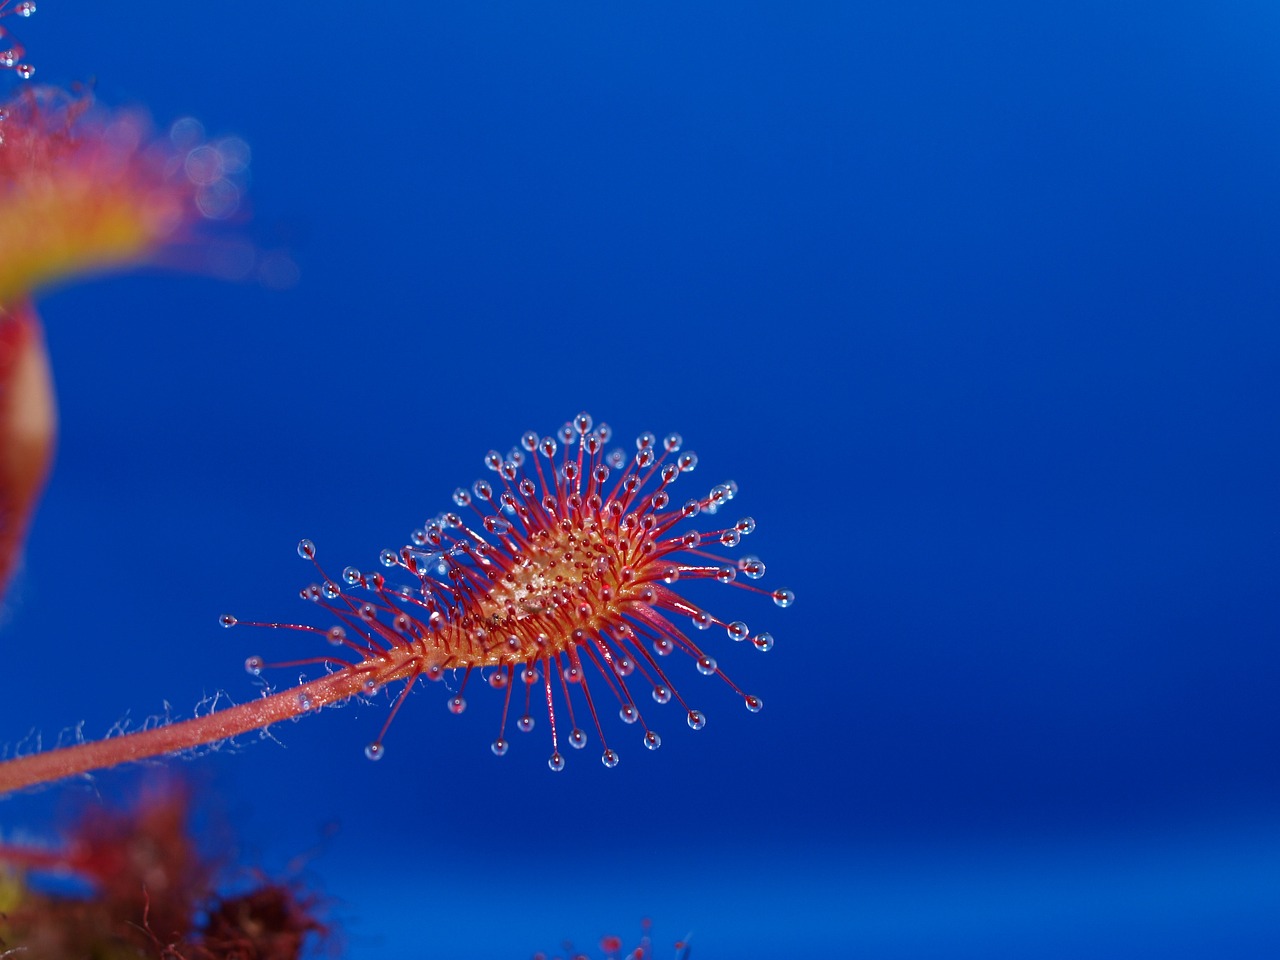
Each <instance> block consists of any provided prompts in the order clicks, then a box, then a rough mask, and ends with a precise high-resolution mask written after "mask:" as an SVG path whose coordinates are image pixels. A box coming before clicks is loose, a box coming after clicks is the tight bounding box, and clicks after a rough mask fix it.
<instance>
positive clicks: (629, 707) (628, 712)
mask: <svg viewBox="0 0 1280 960" xmlns="http://www.w3.org/2000/svg"><path fill="white" fill-rule="evenodd" d="M618 716H620V717H621V718H622V722H623V723H635V722H636V721H637V720H639V719H640V711H639V710H637V709H636V708H635V704H631V703H624V704H623V705H622V708H621V709H620V710H618Z"/></svg>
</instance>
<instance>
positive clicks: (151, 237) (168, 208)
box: [0, 87, 249, 306]
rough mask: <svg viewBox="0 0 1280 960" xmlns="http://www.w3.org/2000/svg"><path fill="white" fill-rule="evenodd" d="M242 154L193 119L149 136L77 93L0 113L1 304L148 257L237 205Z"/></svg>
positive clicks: (51, 94) (234, 143)
mask: <svg viewBox="0 0 1280 960" xmlns="http://www.w3.org/2000/svg"><path fill="white" fill-rule="evenodd" d="M248 162H249V148H248V146H247V145H246V144H245V143H244V141H242V140H240V139H238V138H236V137H226V138H223V139H221V140H217V141H212V142H210V141H206V140H205V138H204V134H203V129H202V128H201V127H200V125H199V123H198V122H196V121H195V120H191V119H184V120H179V121H178V122H177V123H175V124H174V126H173V128H172V129H171V130H170V132H169V135H168V136H167V137H163V138H161V137H156V136H154V135H153V134H152V133H151V129H150V125H149V123H148V122H147V121H146V119H145V117H143V116H141V115H139V114H137V113H129V112H122V111H108V110H103V109H100V108H96V107H94V105H93V102H92V100H91V98H90V97H89V96H88V95H85V94H71V93H68V92H66V91H64V90H59V89H56V88H52V87H36V88H30V89H27V90H24V91H23V92H22V93H21V94H20V95H19V96H17V97H15V98H14V99H13V100H11V101H10V102H9V103H8V104H6V105H4V106H3V107H0V306H5V305H10V304H12V303H14V302H15V301H18V300H20V299H23V298H25V297H27V296H29V295H30V293H31V291H33V290H35V289H37V288H39V287H41V286H43V285H45V284H47V283H50V282H53V281H56V280H60V279H63V278H66V277H69V276H75V275H82V274H86V273H94V272H99V271H102V270H107V269H112V268H119V267H123V266H129V265H133V264H138V263H144V262H148V261H154V260H156V259H157V258H158V256H159V254H160V252H161V251H162V250H164V249H166V248H168V247H172V246H174V245H176V244H179V243H181V242H183V241H184V240H188V239H190V238H191V235H192V228H193V226H194V225H195V224H197V223H199V222H201V221H203V220H208V219H213V220H222V219H226V218H227V217H230V216H231V215H232V214H233V213H235V211H236V210H237V209H238V208H239V206H240V202H241V182H242V180H243V175H244V173H245V170H246V169H247V166H248Z"/></svg>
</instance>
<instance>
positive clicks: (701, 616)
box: [693, 610, 711, 630]
mask: <svg viewBox="0 0 1280 960" xmlns="http://www.w3.org/2000/svg"><path fill="white" fill-rule="evenodd" d="M693 625H694V626H695V627H697V628H698V629H699V630H706V629H707V628H708V627H710V626H711V615H710V614H708V613H707V612H706V611H703V610H699V611H698V612H697V613H695V614H694V615H693Z"/></svg>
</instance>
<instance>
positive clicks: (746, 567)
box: [738, 556, 764, 580]
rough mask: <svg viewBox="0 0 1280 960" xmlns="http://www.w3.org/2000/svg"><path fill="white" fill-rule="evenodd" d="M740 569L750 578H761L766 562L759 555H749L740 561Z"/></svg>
mask: <svg viewBox="0 0 1280 960" xmlns="http://www.w3.org/2000/svg"><path fill="white" fill-rule="evenodd" d="M738 569H739V570H741V571H742V572H743V573H745V574H746V575H747V578H748V579H750V580H759V579H760V578H761V577H763V576H764V563H763V562H761V560H760V558H759V557H753V556H747V557H743V558H742V559H741V560H739V561H738Z"/></svg>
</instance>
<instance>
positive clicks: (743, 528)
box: [733, 517, 756, 537]
mask: <svg viewBox="0 0 1280 960" xmlns="http://www.w3.org/2000/svg"><path fill="white" fill-rule="evenodd" d="M733 526H734V528H735V529H736V530H737V531H738V532H739V533H740V534H742V535H743V536H744V537H745V536H746V535H747V534H749V533H755V531H756V521H755V519H754V518H753V517H743V518H742V519H741V520H739V521H738V522H737V523H735V524H734V525H733Z"/></svg>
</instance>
